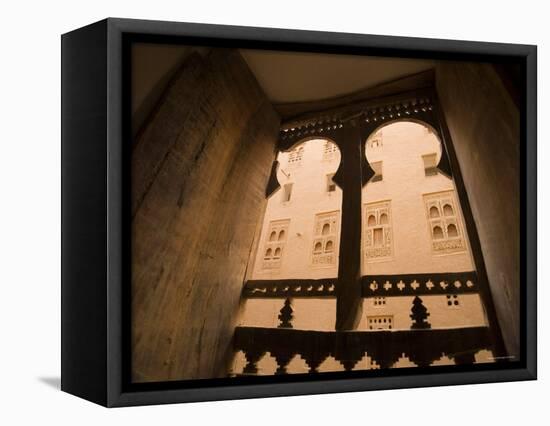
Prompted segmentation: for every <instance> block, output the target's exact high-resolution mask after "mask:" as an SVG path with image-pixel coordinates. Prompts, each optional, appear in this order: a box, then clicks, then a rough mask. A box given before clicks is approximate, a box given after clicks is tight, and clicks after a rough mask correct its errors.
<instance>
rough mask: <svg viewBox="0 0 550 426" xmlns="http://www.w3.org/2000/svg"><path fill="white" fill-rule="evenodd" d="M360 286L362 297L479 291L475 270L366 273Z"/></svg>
mask: <svg viewBox="0 0 550 426" xmlns="http://www.w3.org/2000/svg"><path fill="white" fill-rule="evenodd" d="M361 287H362V289H361V293H362V295H363V297H380V296H417V295H430V294H434V295H437V294H439V295H442V294H466V293H477V292H478V291H479V289H478V284H477V274H476V273H475V271H470V272H445V273H429V274H406V275H367V276H364V277H361Z"/></svg>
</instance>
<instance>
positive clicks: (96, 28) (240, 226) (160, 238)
mask: <svg viewBox="0 0 550 426" xmlns="http://www.w3.org/2000/svg"><path fill="white" fill-rule="evenodd" d="M62 120H63V122H62V389H63V390H65V391H67V392H69V393H72V394H75V395H78V396H81V397H83V398H86V399H89V400H91V401H94V402H97V403H100V404H103V405H106V406H125V405H140V404H157V403H169V402H188V401H203V400H214V399H231V398H250V397H265V396H277V395H298V394H311V393H325V392H344V391H360V390H375V389H389V388H403V387H419V386H435V385H450V384H464V383H483V382H498V381H511V380H528V379H535V378H536V358H535V355H536V303H535V300H536V47H534V46H525V45H514V44H496V43H481V42H462V41H461V42H459V41H450V40H431V39H416V38H400V37H387V36H370V35H359V34H340V33H323V32H310V31H291V30H279V29H267V28H245V27H231V26H218V25H202V24H187V23H174V22H155V21H140V20H126V19H107V20H104V21H101V22H98V23H95V24H92V25H90V26H87V27H84V28H81V29H78V30H75V31H73V32H70V33H68V34H65V35H63V37H62Z"/></svg>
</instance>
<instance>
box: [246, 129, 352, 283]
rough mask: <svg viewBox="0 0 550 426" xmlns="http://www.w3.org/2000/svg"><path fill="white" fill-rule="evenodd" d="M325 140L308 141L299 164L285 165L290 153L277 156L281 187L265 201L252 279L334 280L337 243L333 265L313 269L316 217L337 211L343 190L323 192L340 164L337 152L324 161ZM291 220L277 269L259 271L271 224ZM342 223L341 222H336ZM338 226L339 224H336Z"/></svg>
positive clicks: (339, 207)
mask: <svg viewBox="0 0 550 426" xmlns="http://www.w3.org/2000/svg"><path fill="white" fill-rule="evenodd" d="M324 145H325V140H324V139H315V140H309V141H306V142H304V143H303V144H301V145H300V146H303V147H304V153H303V159H302V161H301V163H300V164H294V165H291V164H289V163H288V156H289V154H288V153H286V152H282V153H280V154H279V156H278V157H277V159H278V161H279V163H280V166H279V170H278V173H277V177H278V180H279V183H280V185H281V188H279V189H278V190H277V191H275V193H273V194H272V195H271V197H270V198H269V200H268V202H267V208H266V212H265V217H264V222H263V225H262V231H261V235H260V242H259V245H258V254H257V256H256V262H255V265H254V272H253V275H252V279H270V278H271V279H284V278H335V277H337V276H338V244H336V246H335V247H334V253H335V259H336V260H335V262H334V264H333V265H332V266H330V267H318V266H312V262H311V254H312V250H313V238H314V237H313V235H314V221H315V215H317V214H319V213H324V212H331V211H340V209H341V205H342V190H341V189H340V188H338V187H336V191H334V192H331V193H329V192H327V191H326V182H327V179H326V176H327V175H328V174H331V173H335V172H336V170H337V169H338V165H339V163H340V153H339V152H338V151H337V152H336V153H335V155H334V156H333V158H332V160H330V161H326V160H323V151H324ZM288 183H292V184H293V188H292V196H291V199H290V201H286V202H285V201H283V197H284V190H283V187H284V185H285V184H288ZM281 219H290V225H289V229H288V231H289V232H288V235H287V240H286V245H285V249H284V250H283V256H282V264H281V267H280V268H279V269H277V270H264V269H262V259H263V253H264V247H265V241H266V238H267V235H266V234H267V231H268V228H269V224H270V222H272V221H274V220H281ZM339 223H340V224H341V220H340V221H339ZM339 226H340V225H339Z"/></svg>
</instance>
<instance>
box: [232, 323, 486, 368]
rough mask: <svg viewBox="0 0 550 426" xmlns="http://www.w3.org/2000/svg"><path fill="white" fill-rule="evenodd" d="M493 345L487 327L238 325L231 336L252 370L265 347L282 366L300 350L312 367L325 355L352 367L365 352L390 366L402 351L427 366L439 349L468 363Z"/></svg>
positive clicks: (382, 365)
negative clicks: (313, 328) (356, 328)
mask: <svg viewBox="0 0 550 426" xmlns="http://www.w3.org/2000/svg"><path fill="white" fill-rule="evenodd" d="M491 348H492V340H491V335H490V330H489V328H487V327H470V328H453V329H435V330H432V329H423V330H396V331H353V332H349V331H348V332H338V331H336V332H334V331H309V330H294V329H288V328H286V329H284V328H261V327H237V328H236V330H235V340H234V350H235V351H243V352H244V353H245V356H246V359H247V361H248V363H247V365H246V367H245V371H244V372H245V373H249V374H254V373H255V372H256V371H255V368H256V363H257V361H258V360H259V359H260V358H261V357H262V356H263V355H264V354H265V353H267V352H269V353H270V354H272V355H273V356H274V357H275V358H276V360H277V362H278V364H279V369H280V371H284V368H285V367H286V364H284V362H285V361H286V363H288V361H289V360H290V359H291V358H292V357H293V356H294V355H297V354H299V355H300V356H301V357H302V358H303V359H304V360H305V361H306V363H307V365H308V366H309V367H310V372H312V373H314V372H317V367H318V366H319V365H320V364H321V363H322V362H323V361H324V360H325V359H326V358H327V357H328V356H333V357H334V358H335V359H336V360H338V361H340V362H341V363H342V365H343V366H344V368H345V369H346V370H351V369H353V368H354V367H355V365H356V364H357V362H358V361H359V360H361V358H363V356H364V355H365V353H367V354H368V356H369V357H371V359H373V360H374V361H376V363H377V364H378V365H380V367H381V368H389V367H391V366H392V365H393V364H394V363H396V362H397V360H398V359H399V358H401V356H402V354H405V355H407V356H408V357H409V359H410V360H411V361H412V362H414V363H415V364H417V365H418V366H429V365H430V364H432V363H433V362H434V361H436V360H438V359H439V358H441V356H442V354H446V355H447V356H448V357H449V358H451V359H454V360H455V362H456V363H457V364H458V363H464V362H468V363H471V362H472V361H473V358H474V355H475V354H476V353H477V352H478V351H480V350H482V349H486V350H491Z"/></svg>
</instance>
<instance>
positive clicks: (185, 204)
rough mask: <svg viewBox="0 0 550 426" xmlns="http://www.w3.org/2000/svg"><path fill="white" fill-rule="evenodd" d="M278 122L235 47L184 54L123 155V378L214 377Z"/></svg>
mask: <svg viewBox="0 0 550 426" xmlns="http://www.w3.org/2000/svg"><path fill="white" fill-rule="evenodd" d="M278 129H279V117H278V116H277V114H276V113H275V112H274V110H273V108H272V107H271V104H270V103H269V102H268V100H267V99H266V97H265V95H264V93H263V92H262V91H261V89H260V87H259V86H258V84H257V82H256V80H255V78H254V76H253V75H252V73H251V72H250V70H249V69H248V67H247V65H246V63H245V62H244V61H243V59H242V58H241V56H240V55H239V53H238V52H237V51H234V50H229V49H213V50H211V51H210V52H209V53H208V54H207V55H205V56H201V55H199V54H196V53H195V54H191V56H189V57H188V58H187V59H186V60H185V61H184V63H183V65H182V67H181V69H180V70H179V71H178V72H177V74H176V76H175V77H174V79H173V81H172V83H171V84H170V85H169V86H168V88H167V90H166V93H165V94H164V96H163V97H162V98H161V100H160V102H159V104H158V107H157V108H156V109H155V111H154V112H153V114H152V115H151V117H150V119H149V120H148V121H147V122H146V124H145V125H144V127H143V130H142V132H141V133H140V135H139V137H138V140H137V141H136V144H135V146H134V150H133V154H132V216H133V219H132V371H133V373H132V377H133V380H134V381H138V382H143V381H163V380H178V379H194V378H205V377H222V376H225V375H226V374H227V368H228V363H229V362H230V359H231V355H232V351H231V339H232V335H233V330H234V327H235V322H236V316H237V312H238V308H239V299H240V293H241V288H242V284H243V279H244V276H245V272H246V266H247V262H248V259H249V255H250V250H251V246H252V243H253V238H254V231H255V228H256V225H257V223H258V221H259V220H260V218H261V215H262V213H263V210H264V209H265V187H266V184H267V181H268V175H269V172H270V169H271V164H272V161H273V160H274V157H275V150H274V146H275V142H276V137H277V134H278Z"/></svg>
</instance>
